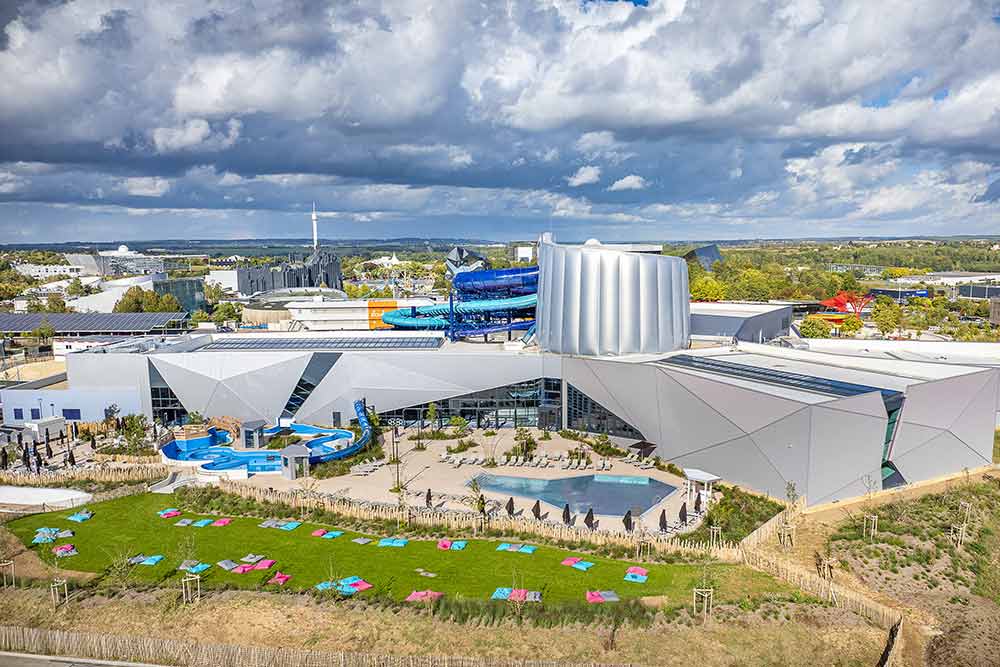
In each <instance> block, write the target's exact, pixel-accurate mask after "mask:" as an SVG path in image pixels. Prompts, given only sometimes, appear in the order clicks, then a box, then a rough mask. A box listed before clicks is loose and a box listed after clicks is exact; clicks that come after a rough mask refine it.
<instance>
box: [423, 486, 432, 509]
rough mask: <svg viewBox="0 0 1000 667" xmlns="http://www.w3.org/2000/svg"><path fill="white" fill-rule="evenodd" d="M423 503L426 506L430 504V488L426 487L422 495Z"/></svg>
mask: <svg viewBox="0 0 1000 667" xmlns="http://www.w3.org/2000/svg"><path fill="white" fill-rule="evenodd" d="M424 504H425V505H427V507H430V506H431V490H430V489H427V495H426V496H424Z"/></svg>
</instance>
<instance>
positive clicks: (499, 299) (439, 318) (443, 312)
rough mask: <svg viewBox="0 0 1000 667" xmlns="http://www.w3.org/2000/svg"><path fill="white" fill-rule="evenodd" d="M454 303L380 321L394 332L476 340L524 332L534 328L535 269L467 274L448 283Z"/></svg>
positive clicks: (392, 314)
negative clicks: (432, 331) (421, 331)
mask: <svg viewBox="0 0 1000 667" xmlns="http://www.w3.org/2000/svg"><path fill="white" fill-rule="evenodd" d="M452 287H453V289H454V293H455V296H457V300H455V301H454V303H442V304H434V305H432V306H414V307H410V308H399V309H397V310H391V311H389V312H387V313H385V314H384V315H382V321H383V322H384V323H385V324H388V325H390V326H392V327H395V328H398V329H438V330H448V331H449V332H451V335H453V336H478V335H484V334H489V333H495V332H502V331H513V330H524V329H528V328H529V327H530V326H531V325H532V324H534V320H533V319H529V318H531V316H533V315H534V310H535V306H536V305H537V304H538V295H537V292H538V267H537V266H530V267H525V268H515V269H497V270H495V271H468V272H466V273H459V274H458V275H456V276H455V277H454V278H453V279H452Z"/></svg>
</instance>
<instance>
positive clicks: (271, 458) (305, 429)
mask: <svg viewBox="0 0 1000 667" xmlns="http://www.w3.org/2000/svg"><path fill="white" fill-rule="evenodd" d="M354 412H355V414H356V415H357V418H358V425H359V426H360V427H361V435H360V437H358V438H356V439H355V438H354V434H353V433H351V432H350V431H345V430H343V429H336V428H321V427H318V426H310V425H308V424H292V425H291V426H289V427H288V428H289V429H291V431H292V432H293V433H297V434H299V435H305V436H319V437H313V438H312V439H311V440H306V441H303V443H302V444H303V445H305V446H306V447H308V448H309V462H310V463H312V464H316V463H323V462H325V461H334V460H337V459H343V458H347V457H348V456H353V455H354V454H357V453H358V452H360V451H361V450H363V449H364V448H365V447H366V446H367V445H368V443H369V442H370V441H371V436H372V428H371V424H370V423H369V421H368V415H367V414H366V413H365V406H364V403H363V402H362V401H355V402H354ZM281 430H282V427H279V426H274V427H271V428H269V429H266V430H265V431H264V432H265V433H267V434H269V435H274V434H275V433H278V432H279V431H281ZM345 440H346V441H348V442H347V443H345V442H344V441H345ZM232 441H233V439H232V437H231V436H230V435H229V433H227V432H226V431H223V430H220V429H215V428H209V429H208V435H207V436H204V437H201V438H193V439H191V440H174V441H173V442H171V443H168V444H167V445H166V446H165V447H164V448H163V450H162V451H163V454H164V455H165V456H166V457H167V458H170V459H173V460H175V461H204V463H202V465H201V468H202V469H203V470H206V471H214V472H218V471H224V470H234V469H236V468H242V467H246V469H247V472H278V471H280V470H281V455H280V453H279V452H278V451H277V450H273V449H259V450H245V451H244V450H240V451H237V450H235V449H233V448H232V447H228V446H226V445H228V444H230V443H232ZM344 445H346V446H344Z"/></svg>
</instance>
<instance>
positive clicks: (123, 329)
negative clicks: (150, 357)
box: [0, 313, 188, 334]
mask: <svg viewBox="0 0 1000 667" xmlns="http://www.w3.org/2000/svg"><path fill="white" fill-rule="evenodd" d="M187 317H188V314H187V313H0V331H11V332H17V333H21V332H27V331H33V330H35V329H37V328H38V327H40V326H41V325H42V323H43V322H48V324H50V325H51V326H52V328H53V329H55V332H56V333H57V334H61V333H81V334H101V333H120V334H141V333H150V332H153V331H157V330H164V329H173V328H176V327H177V325H178V324H179V323H180V322H183V321H184V320H186V319H187Z"/></svg>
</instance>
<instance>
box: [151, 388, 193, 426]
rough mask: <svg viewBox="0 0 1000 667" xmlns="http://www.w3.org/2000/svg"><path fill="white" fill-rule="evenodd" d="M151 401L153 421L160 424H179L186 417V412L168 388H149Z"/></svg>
mask: <svg viewBox="0 0 1000 667" xmlns="http://www.w3.org/2000/svg"><path fill="white" fill-rule="evenodd" d="M150 393H151V394H152V399H153V419H159V420H160V423H161V424H173V423H180V422H182V421H183V420H184V417H187V410H185V409H184V406H183V405H181V401H180V399H179V398H177V395H176V394H174V392H173V390H172V389H170V387H150Z"/></svg>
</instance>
